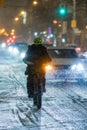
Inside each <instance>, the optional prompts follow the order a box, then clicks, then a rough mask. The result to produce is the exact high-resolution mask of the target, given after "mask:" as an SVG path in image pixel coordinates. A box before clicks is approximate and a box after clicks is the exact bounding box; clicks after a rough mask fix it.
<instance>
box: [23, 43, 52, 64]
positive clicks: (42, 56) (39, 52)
mask: <svg viewBox="0 0 87 130" xmlns="http://www.w3.org/2000/svg"><path fill="white" fill-rule="evenodd" d="M23 61H24V62H25V63H26V61H31V62H33V63H36V64H39V65H40V64H44V63H46V62H50V61H51V58H50V57H49V55H48V52H47V49H46V47H44V46H43V45H35V44H33V45H31V46H28V50H27V52H26V56H25V58H24V59H23Z"/></svg>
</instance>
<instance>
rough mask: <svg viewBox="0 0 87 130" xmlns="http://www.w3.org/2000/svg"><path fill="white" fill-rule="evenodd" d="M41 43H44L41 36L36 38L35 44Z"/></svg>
mask: <svg viewBox="0 0 87 130" xmlns="http://www.w3.org/2000/svg"><path fill="white" fill-rule="evenodd" d="M41 43H42V39H41V38H40V37H37V38H35V39H34V44H36V45H39V44H41Z"/></svg>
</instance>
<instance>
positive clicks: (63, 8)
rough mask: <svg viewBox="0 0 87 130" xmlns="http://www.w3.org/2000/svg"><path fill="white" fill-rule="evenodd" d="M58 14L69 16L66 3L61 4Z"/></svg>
mask: <svg viewBox="0 0 87 130" xmlns="http://www.w3.org/2000/svg"><path fill="white" fill-rule="evenodd" d="M57 14H58V15H59V16H60V17H66V16H67V7H65V6H64V5H63V6H60V7H59V8H58V10H57Z"/></svg>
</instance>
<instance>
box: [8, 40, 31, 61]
mask: <svg viewBox="0 0 87 130" xmlns="http://www.w3.org/2000/svg"><path fill="white" fill-rule="evenodd" d="M27 48H28V44H27V43H24V42H17V43H14V44H10V45H8V47H7V50H8V51H9V52H10V55H12V56H13V57H16V58H17V57H18V58H19V59H21V58H24V56H25V53H26V51H27Z"/></svg>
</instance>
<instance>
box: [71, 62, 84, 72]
mask: <svg viewBox="0 0 87 130" xmlns="http://www.w3.org/2000/svg"><path fill="white" fill-rule="evenodd" d="M71 70H75V71H83V70H84V66H83V64H81V63H79V64H74V65H72V66H71Z"/></svg>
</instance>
